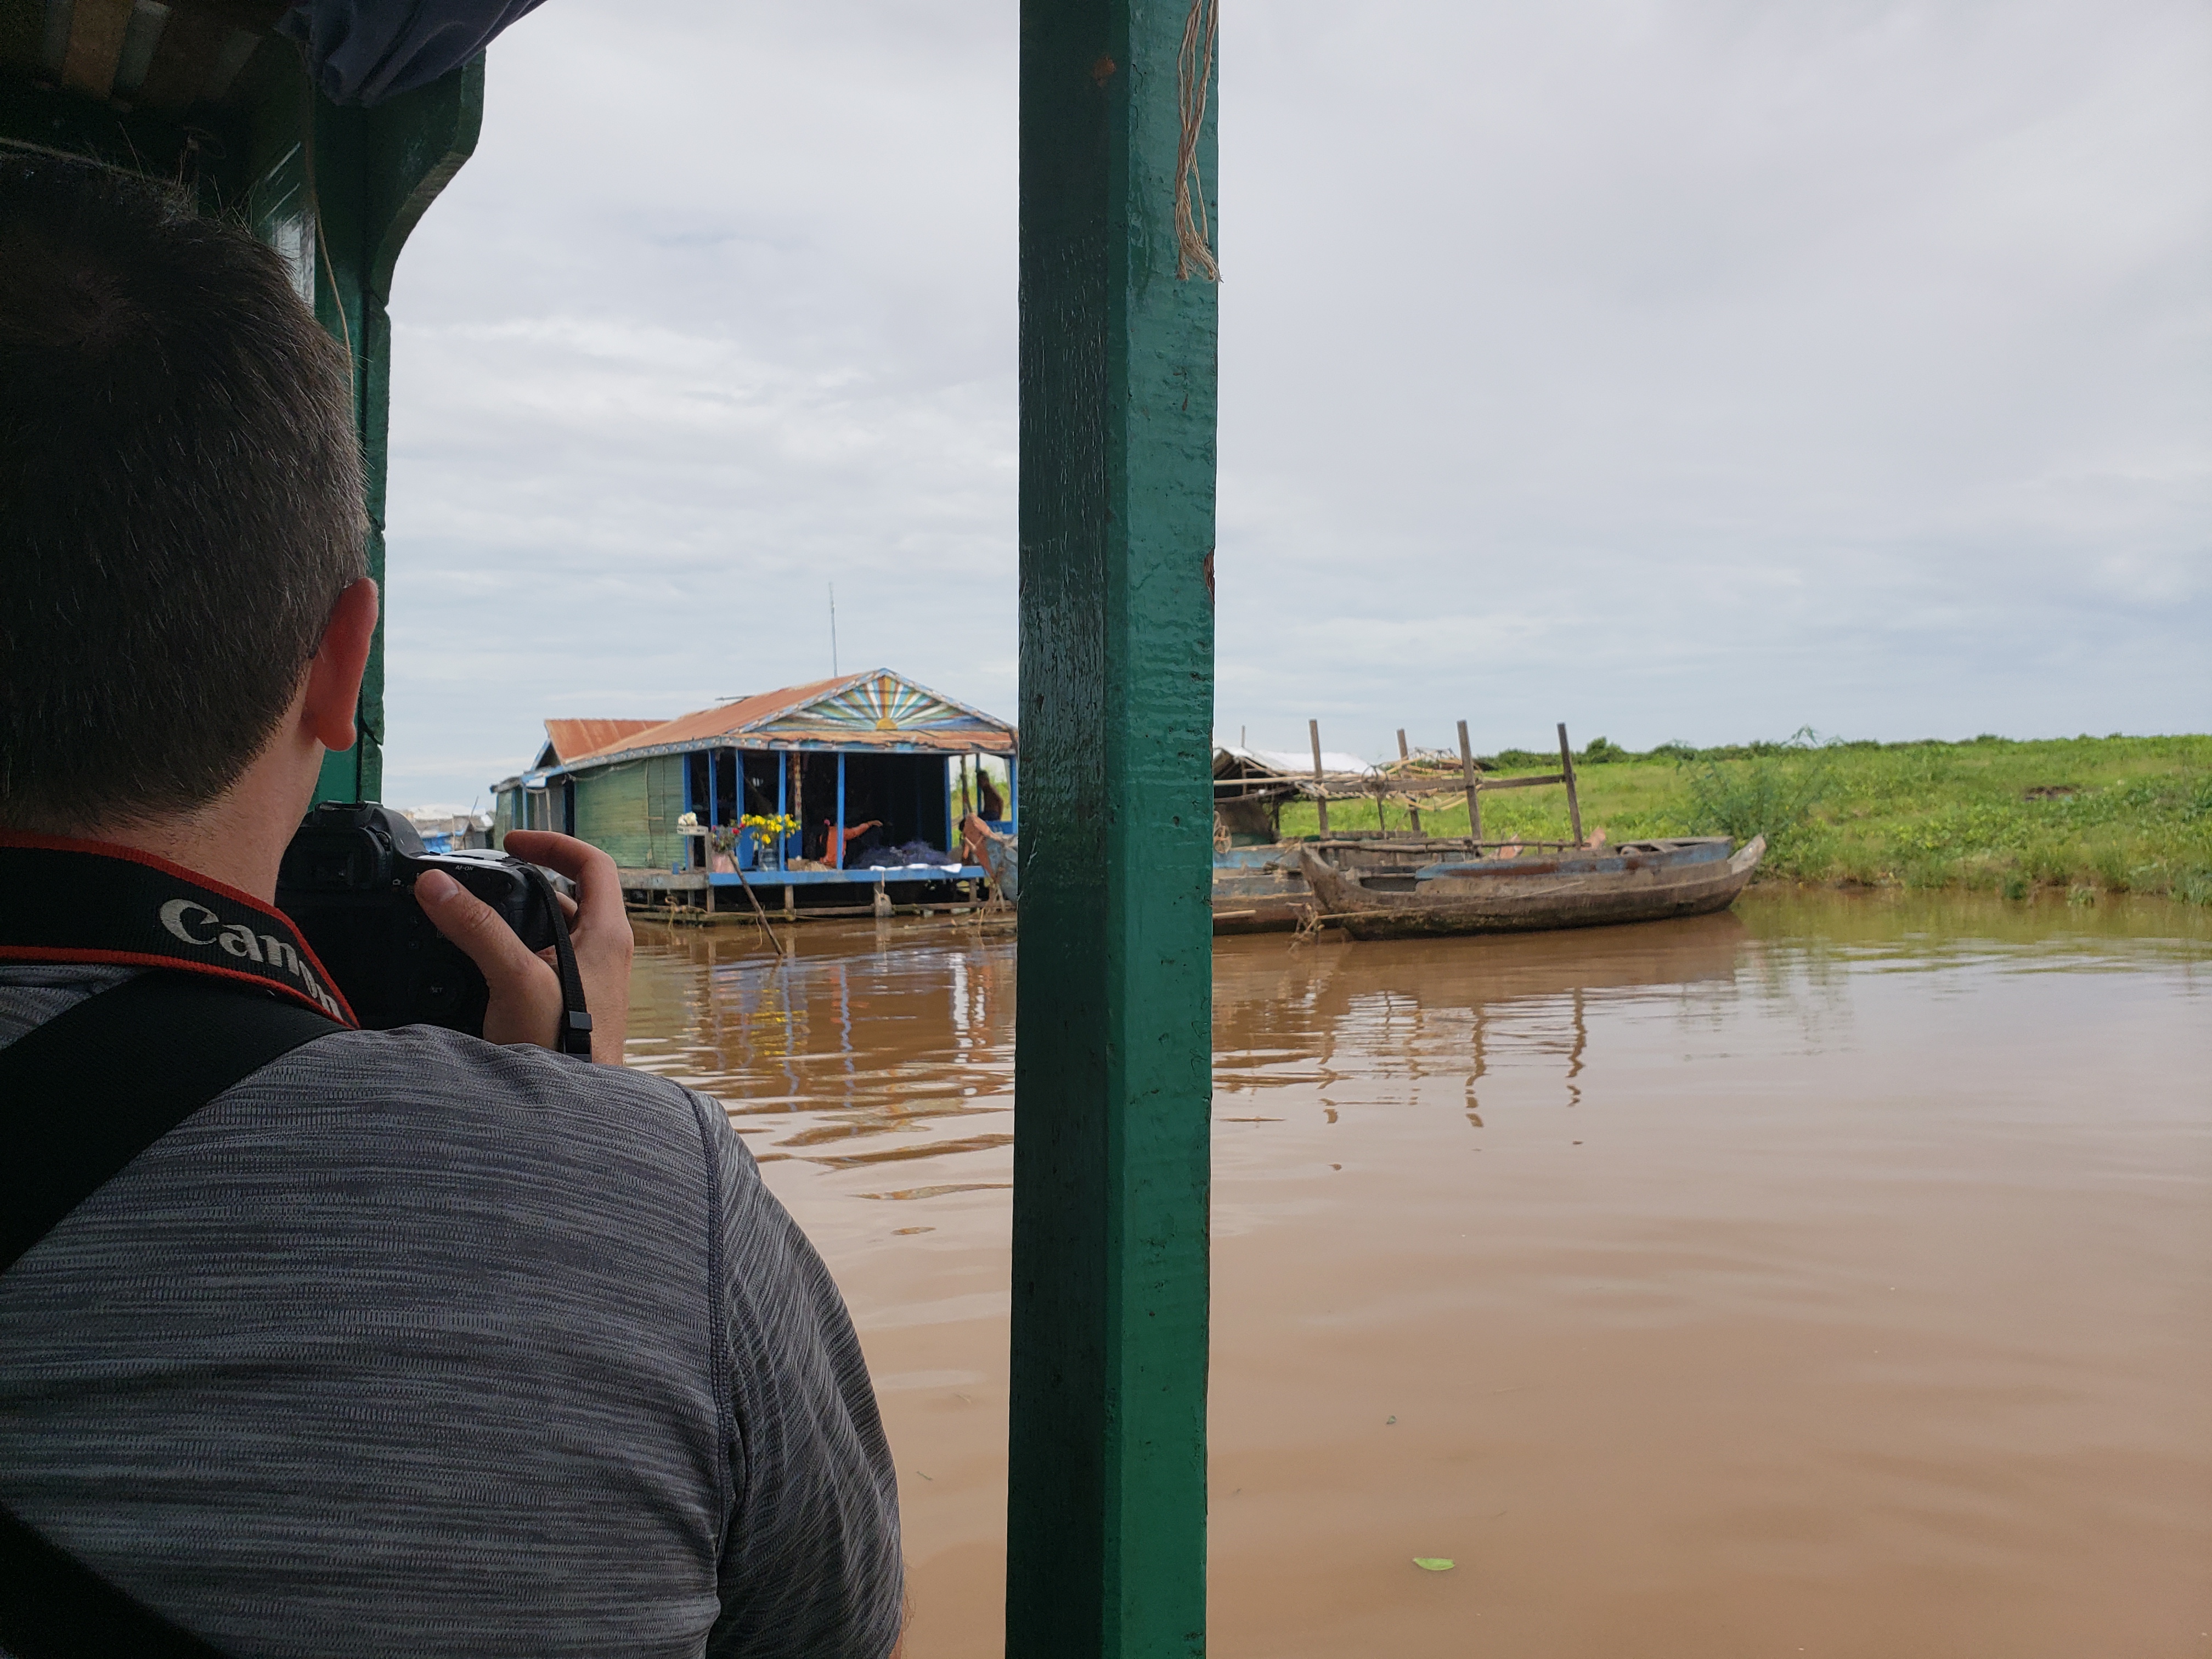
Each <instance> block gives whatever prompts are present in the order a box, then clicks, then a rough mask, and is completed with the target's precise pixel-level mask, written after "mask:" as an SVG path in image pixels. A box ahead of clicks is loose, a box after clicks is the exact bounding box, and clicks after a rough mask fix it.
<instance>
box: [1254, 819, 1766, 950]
mask: <svg viewBox="0 0 2212 1659" xmlns="http://www.w3.org/2000/svg"><path fill="white" fill-rule="evenodd" d="M1731 844H1732V843H1731V842H1729V838H1728V837H1727V836H1686V837H1681V838H1679V839H1673V840H1665V841H1632V842H1624V843H1623V844H1622V845H1620V846H1619V847H1609V848H1591V849H1588V850H1583V851H1565V852H1562V853H1559V854H1549V855H1544V856H1539V857H1534V858H1529V857H1522V858H1510V859H1470V860H1461V861H1457V862H1442V863H1436V864H1431V865H1429V866H1425V868H1422V869H1419V870H1410V871H1408V870H1394V869H1383V868H1374V869H1368V870H1354V869H1346V868H1344V867H1342V866H1340V865H1337V864H1333V863H1331V862H1329V861H1328V860H1326V859H1323V858H1322V857H1321V856H1319V855H1318V854H1316V853H1314V852H1312V851H1311V850H1310V849H1308V848H1299V849H1298V866H1299V871H1300V872H1301V873H1302V874H1303V875H1304V877H1305V879H1306V884H1307V886H1308V887H1309V888H1310V890H1311V891H1312V895H1313V898H1312V902H1313V903H1314V904H1315V906H1316V908H1317V909H1318V911H1319V914H1320V915H1321V918H1322V921H1324V922H1325V923H1327V924H1328V925H1330V926H1334V927H1341V928H1343V929H1344V931H1345V932H1346V933H1349V934H1351V935H1352V938H1354V939H1418V938H1424V937H1434V936H1437V935H1443V934H1454V933H1531V932H1534V931H1536V930H1539V929H1542V928H1550V927H1603V926H1607V925H1608V924H1611V923H1615V922H1625V921H1663V920H1664V919H1666V918H1667V917H1669V916H1694V915H1704V914H1705V913H1706V912H1708V911H1712V910H1725V909H1727V908H1728V907H1729V905H1731V904H1733V903H1735V896H1736V895H1737V894H1738V893H1741V891H1742V890H1743V889H1744V884H1746V883H1747V882H1748V881H1749V880H1750V879H1751V877H1752V872H1753V871H1754V870H1756V869H1758V867H1759V859H1760V858H1761V857H1762V856H1763V855H1764V854H1765V851H1766V837H1765V836H1758V837H1756V838H1754V839H1753V841H1751V842H1748V843H1747V845H1746V846H1745V847H1744V848H1742V849H1741V851H1739V852H1736V853H1734V854H1731V853H1730V852H1729V847H1730V846H1731Z"/></svg>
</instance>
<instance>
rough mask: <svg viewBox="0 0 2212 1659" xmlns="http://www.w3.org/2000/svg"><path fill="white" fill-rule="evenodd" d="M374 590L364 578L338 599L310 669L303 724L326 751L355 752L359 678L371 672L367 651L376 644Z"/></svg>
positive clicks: (302, 711)
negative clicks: (354, 724)
mask: <svg viewBox="0 0 2212 1659" xmlns="http://www.w3.org/2000/svg"><path fill="white" fill-rule="evenodd" d="M376 604H377V601H376V584H375V582H374V581H373V580H370V579H369V578H368V577H367V576H363V577H362V579H361V580H359V581H357V582H356V583H354V584H353V586H350V587H349V588H347V589H346V591H345V592H343V593H341V594H339V595H338V602H337V604H336V605H332V606H331V619H330V621H329V622H328V623H325V624H324V627H323V642H322V643H321V644H320V645H319V646H317V647H315V654H314V656H313V658H312V659H309V661H308V663H307V693H306V696H305V697H304V698H303V699H302V700H301V707H300V718H301V720H302V721H303V722H304V723H305V724H306V726H307V733H308V735H309V736H311V737H313V738H315V739H316V740H317V741H319V743H321V744H322V745H323V747H324V748H325V749H331V750H343V749H350V748H352V747H353V739H354V730H353V711H354V709H355V708H356V707H357V706H358V705H359V704H360V702H361V677H362V675H363V674H364V673H366V672H367V671H368V648H369V646H370V644H371V643H372V642H373V641H374V640H375V638H376Z"/></svg>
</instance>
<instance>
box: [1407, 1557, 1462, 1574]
mask: <svg viewBox="0 0 2212 1659" xmlns="http://www.w3.org/2000/svg"><path fill="white" fill-rule="evenodd" d="M1413 1565H1415V1566H1417V1567H1419V1569H1420V1570H1421V1571H1423V1572H1449V1571H1451V1570H1452V1569H1453V1568H1454V1567H1455V1566H1457V1565H1459V1563H1457V1562H1456V1561H1450V1560H1447V1559H1445V1558H1444V1557H1443V1556H1441V1555H1417V1556H1415V1557H1414V1558H1413Z"/></svg>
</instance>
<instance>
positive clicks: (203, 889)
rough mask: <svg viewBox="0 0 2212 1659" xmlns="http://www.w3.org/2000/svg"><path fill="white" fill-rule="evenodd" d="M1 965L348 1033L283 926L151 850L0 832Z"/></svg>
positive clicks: (273, 914) (284, 921) (341, 1006)
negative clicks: (167, 977) (41, 966)
mask: <svg viewBox="0 0 2212 1659" xmlns="http://www.w3.org/2000/svg"><path fill="white" fill-rule="evenodd" d="M0 893H5V894H6V895H7V896H8V901H7V903H6V904H5V905H4V906H0V961H12V962H81V963H106V964H110V965H112V966H115V967H119V968H175V969H182V970H184V971H185V972H186V973H191V974H197V975H205V976H209V977H211V978H216V979H221V980H227V981H230V982H231V983H232V984H234V985H241V986H251V987H257V988H258V989H261V990H265V991H273V992H275V993H276V994H278V995H279V996H282V997H284V998H287V999H289V1000H292V1001H294V1002H296V1003H298V1004H300V1005H301V1006H303V1007H307V1008H311V1009H313V1010H314V1011H315V1012H317V1013H319V1014H323V1015H325V1016H326V1017H327V1018H331V1019H334V1020H337V1022H338V1023H339V1024H343V1025H354V1024H358V1022H357V1021H356V1019H355V1018H354V1017H353V1010H352V1009H351V1008H349V1007H348V1006H346V1000H345V998H344V997H343V996H342V995H341V994H339V992H338V989H337V984H336V982H335V981H332V980H331V976H330V974H329V972H328V971H327V970H326V969H325V968H324V966H323V964H322V963H320V962H319V961H317V960H316V958H315V953H314V952H313V951H312V950H310V949H309V948H308V946H307V940H306V939H302V938H301V936H300V931H299V929H298V928H296V927H294V926H293V925H292V920H291V918H290V917H289V916H287V915H285V914H284V913H283V911H282V910H279V909H276V908H275V907H274V906H271V905H268V904H264V903H263V902H261V901H260V900H259V899H257V898H255V897H253V896H252V895H251V894H248V893H241V892H240V891H239V890H238V889H236V888H235V887H228V886H225V885H224V884H222V883H221V882H217V881H210V879H209V878H207V877H205V876H203V875H200V874H198V873H197V872H193V871H191V870H187V869H185V868H184V867H183V866H181V865H176V864H172V863H170V862H169V860H167V859H163V858H156V857H155V855H154V854H151V853H142V852H140V851H139V850H138V849H137V848H133V847H113V846H110V845H108V844H107V843H106V842H88V841H64V840H61V839H59V838H58V837H54V836H26V835H17V834H14V833H10V832H4V831H0ZM580 995H581V993H580V992H579V996H580Z"/></svg>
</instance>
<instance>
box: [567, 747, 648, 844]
mask: <svg viewBox="0 0 2212 1659" xmlns="http://www.w3.org/2000/svg"><path fill="white" fill-rule="evenodd" d="M645 769H646V763H645V762H643V761H631V762H629V763H628V764H626V765H623V766H610V767H608V768H607V769H605V771H603V772H586V773H582V774H580V775H578V777H577V779H576V836H577V839H579V840H580V841H587V842H591V843H592V846H594V847H597V848H601V849H602V850H603V851H605V853H606V854H608V856H609V857H611V858H612V859H613V860H614V861H615V862H616V863H617V864H619V865H621V866H623V868H624V869H628V870H641V869H647V868H650V867H651V866H652V863H653V840H652V836H651V835H650V834H649V833H648V831H647V827H646V811H645Z"/></svg>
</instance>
